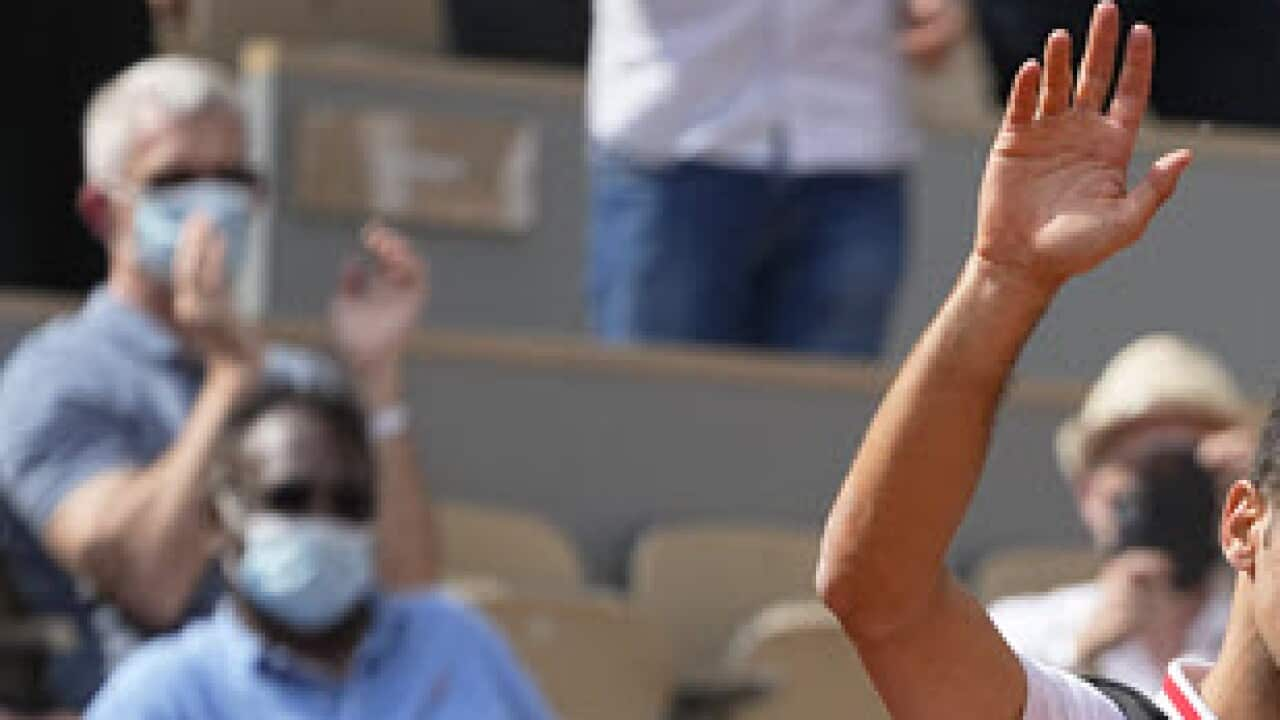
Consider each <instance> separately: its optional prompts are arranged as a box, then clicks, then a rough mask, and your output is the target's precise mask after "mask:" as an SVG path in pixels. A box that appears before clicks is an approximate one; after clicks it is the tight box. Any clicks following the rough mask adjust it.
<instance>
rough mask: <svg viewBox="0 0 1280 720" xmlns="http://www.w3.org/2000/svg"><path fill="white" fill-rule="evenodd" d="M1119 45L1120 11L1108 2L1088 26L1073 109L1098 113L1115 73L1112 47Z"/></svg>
mask: <svg viewBox="0 0 1280 720" xmlns="http://www.w3.org/2000/svg"><path fill="white" fill-rule="evenodd" d="M1119 42H1120V9H1119V8H1118V7H1117V6H1116V4H1115V3H1114V2H1112V0H1105V1H1104V2H1101V3H1099V4H1098V6H1097V7H1096V8H1094V11H1093V21H1092V22H1091V23H1090V26H1089V40H1088V43H1087V44H1086V45H1085V50H1084V59H1083V60H1081V62H1080V83H1079V85H1078V86H1077V87H1076V107H1078V108H1082V109H1085V110H1093V111H1095V112H1097V111H1101V110H1102V104H1103V103H1104V102H1106V98H1107V90H1109V89H1110V88H1111V78H1112V76H1113V75H1114V73H1115V65H1116V47H1117V45H1118V44H1119Z"/></svg>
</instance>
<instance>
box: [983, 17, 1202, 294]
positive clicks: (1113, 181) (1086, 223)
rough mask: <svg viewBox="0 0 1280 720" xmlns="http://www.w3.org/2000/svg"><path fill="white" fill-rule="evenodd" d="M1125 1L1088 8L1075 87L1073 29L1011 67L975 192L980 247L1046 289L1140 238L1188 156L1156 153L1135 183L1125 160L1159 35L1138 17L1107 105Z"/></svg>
mask: <svg viewBox="0 0 1280 720" xmlns="http://www.w3.org/2000/svg"><path fill="white" fill-rule="evenodd" d="M1119 35H1120V11H1119V8H1117V7H1116V5H1115V4H1114V2H1110V1H1109V0H1108V1H1106V2H1103V3H1101V4H1099V5H1098V6H1097V8H1096V10H1095V11H1094V15H1093V22H1092V27H1091V29H1090V32H1089V40H1088V44H1087V48H1086V50H1085V56H1084V59H1083V60H1082V62H1081V65H1080V78H1079V83H1078V84H1077V85H1076V87H1075V93H1074V97H1073V94H1072V84H1073V83H1072V80H1073V78H1072V71H1071V38H1070V36H1069V35H1068V34H1067V32H1066V31H1064V30H1059V31H1056V32H1055V33H1053V35H1051V36H1050V37H1049V40H1048V42H1047V43H1046V44H1045V51H1044V65H1043V68H1042V67H1041V65H1040V64H1039V63H1037V62H1036V61H1034V60H1028V61H1027V63H1026V64H1024V65H1023V67H1022V69H1021V70H1020V71H1019V72H1018V75H1017V77H1016V79H1015V80H1014V84H1013V91H1012V93H1011V96H1010V99H1009V106H1008V110H1007V112H1006V114H1005V118H1004V122H1003V125H1002V126H1001V128H1000V132H999V135H998V136H997V137H996V141H995V146H994V148H993V149H992V152H991V157H990V159H989V160H988V163H987V170H986V175H985V177H984V179H983V184H982V193H981V196H980V198H979V216H978V237H977V241H976V245H975V248H974V250H975V253H976V254H977V256H978V257H980V258H982V259H983V260H986V261H988V262H990V263H994V264H996V265H999V266H1001V267H1002V268H1009V269H1013V270H1015V271H1017V272H1018V273H1021V274H1023V275H1024V276H1025V277H1026V278H1028V279H1030V280H1033V281H1034V282H1036V283H1040V284H1043V285H1044V286H1045V287H1049V288H1056V287H1057V286H1058V285H1060V284H1062V283H1063V282H1065V281H1066V280H1068V279H1069V278H1071V277H1072V276H1075V275H1079V274H1081V273H1084V272H1087V271H1089V270H1091V269H1092V268H1094V267H1095V266H1097V265H1098V264H1099V263H1101V262H1102V261H1104V260H1106V259H1107V258H1109V257H1111V256H1112V255H1113V254H1115V253H1117V252H1119V251H1120V250H1121V249H1123V248H1125V247H1128V246H1129V245H1131V244H1132V243H1133V242H1135V241H1136V240H1137V239H1138V238H1139V237H1140V236H1141V235H1142V233H1143V231H1144V230H1145V229H1146V227H1147V225H1148V223H1150V221H1151V219H1152V217H1154V216H1155V214H1156V211H1157V210H1159V209H1160V207H1161V206H1162V205H1163V204H1164V202H1165V201H1166V200H1167V199H1168V198H1169V197H1170V195H1172V194H1173V191H1174V189H1175V187H1176V186H1177V182H1178V178H1179V177H1180V176H1181V175H1182V172H1183V171H1184V170H1185V169H1186V168H1187V166H1188V165H1189V164H1190V162H1191V153H1190V151H1188V150H1178V151H1176V152H1173V153H1170V154H1168V155H1165V156H1164V157H1162V158H1160V159H1159V160H1157V161H1156V163H1155V164H1154V166H1153V167H1152V168H1151V170H1150V171H1149V172H1148V173H1147V176H1146V179H1144V180H1143V181H1142V182H1141V183H1140V184H1139V185H1138V186H1137V187H1134V188H1133V189H1132V190H1129V189H1127V170H1128V167H1129V162H1130V159H1131V158H1132V156H1133V149H1134V144H1135V142H1136V139H1137V134H1138V128H1139V126H1140V125H1141V123H1142V117H1143V115H1144V113H1145V112H1146V108H1147V99H1148V97H1149V96H1150V91H1151V68H1152V63H1153V61H1154V57H1155V38H1154V36H1153V34H1152V32H1151V29H1150V28H1149V27H1147V26H1145V25H1135V26H1134V28H1133V31H1132V34H1131V35H1130V38H1129V43H1128V50H1127V52H1126V56H1125V59H1124V65H1123V68H1122V70H1121V72H1120V80H1119V84H1118V85H1117V86H1116V93H1115V98H1114V100H1113V101H1112V102H1111V106H1110V108H1109V109H1105V110H1104V108H1103V105H1104V103H1105V101H1106V96H1107V91H1108V89H1109V88H1110V85H1111V81H1112V77H1113V75H1114V68H1115V55H1116V48H1117V45H1118V44H1119Z"/></svg>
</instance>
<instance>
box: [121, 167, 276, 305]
mask: <svg viewBox="0 0 1280 720" xmlns="http://www.w3.org/2000/svg"><path fill="white" fill-rule="evenodd" d="M253 205H254V196H253V190H251V189H250V188H248V187H246V186H245V185H244V184H242V183H235V182H229V181H227V180H215V179H206V180H192V181H190V182H184V183H181V184H178V185H174V186H171V187H162V188H149V189H147V190H144V191H143V192H142V193H141V194H140V195H139V196H138V199H137V203H136V205H135V207H134V211H133V236H134V243H135V247H136V251H137V255H138V264H139V265H141V266H142V268H143V269H144V270H145V271H146V272H147V274H149V275H151V276H152V277H153V278H155V279H157V280H160V281H163V282H169V281H170V280H171V279H172V276H173V256H174V251H175V250H176V249H177V247H178V241H179V239H180V238H181V236H182V227H183V225H184V224H185V223H186V222H187V220H188V219H189V218H191V216H192V215H194V214H196V213H197V212H202V213H204V214H205V215H207V216H208V217H209V218H210V219H211V220H212V221H213V223H214V225H215V226H216V227H217V228H218V231H219V232H221V233H222V236H223V237H224V238H225V239H226V243H227V253H226V270H227V277H228V278H229V279H234V278H235V276H236V275H237V274H238V273H239V271H240V268H241V266H242V265H243V264H244V260H245V256H246V251H247V249H248V248H247V246H248V243H249V223H250V221H251V220H252V218H253Z"/></svg>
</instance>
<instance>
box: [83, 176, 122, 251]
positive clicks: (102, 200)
mask: <svg viewBox="0 0 1280 720" xmlns="http://www.w3.org/2000/svg"><path fill="white" fill-rule="evenodd" d="M76 209H77V210H78V211H79V212H80V217H81V219H83V220H84V224H85V225H87V226H88V227H89V231H90V232H92V233H93V235H94V237H96V238H98V240H99V241H101V242H102V243H103V244H106V243H109V242H110V241H111V236H112V233H113V232H114V230H115V228H114V226H113V222H114V218H113V217H112V215H113V214H114V213H113V212H112V207H111V196H110V195H108V194H107V191H106V190H104V189H102V188H101V187H99V186H97V185H94V184H91V183H86V184H85V185H83V186H81V187H80V192H79V194H78V195H77V196H76Z"/></svg>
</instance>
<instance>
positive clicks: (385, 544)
mask: <svg viewBox="0 0 1280 720" xmlns="http://www.w3.org/2000/svg"><path fill="white" fill-rule="evenodd" d="M364 244H365V248H366V249H367V250H368V253H369V255H370V256H371V257H372V259H373V262H372V263H371V267H365V266H363V265H360V264H359V263H350V264H349V265H348V266H347V267H346V268H345V270H344V272H343V276H342V280H341V283H340V285H339V287H338V291H337V293H336V294H335V295H334V299H333V305H332V307H331V309H330V321H331V324H332V326H333V334H334V341H335V343H336V345H337V347H338V352H339V354H340V355H341V356H342V359H343V361H344V362H345V363H346V364H347V367H348V369H349V370H350V372H351V375H352V378H353V379H354V380H355V384H356V386H357V388H358V389H359V391H360V395H361V399H362V400H363V402H364V404H365V407H366V410H367V411H368V412H369V415H370V417H371V418H377V417H378V416H379V415H383V416H384V417H385V415H386V414H387V413H391V418H389V419H393V420H395V421H394V422H392V423H391V424H390V425H389V426H383V427H381V428H378V427H377V426H378V425H379V424H380V423H378V422H376V421H375V422H374V426H375V428H374V432H375V437H374V438H373V440H374V443H375V445H376V447H377V454H378V494H379V499H378V505H379V512H378V528H377V535H378V570H379V573H380V575H381V577H382V580H383V582H384V583H385V584H386V586H387V587H388V588H391V589H395V590H405V589H412V588H417V587H422V586H423V585H427V584H429V583H431V582H433V581H434V580H435V579H436V568H437V563H436V559H437V556H438V553H439V549H438V547H437V542H436V535H435V525H434V523H433V521H432V514H431V506H430V503H429V502H428V497H427V483H426V479H425V478H424V477H423V474H422V469H421V464H420V463H419V461H418V457H417V451H416V448H415V447H414V442H413V435H412V433H411V432H410V430H411V428H410V427H409V424H408V420H409V418H408V416H407V415H406V414H405V411H406V410H407V407H408V406H407V405H406V404H405V403H406V401H405V397H404V384H403V372H404V362H405V358H404V354H405V349H406V346H407V345H408V343H409V339H410V338H411V337H412V335H413V333H414V331H415V330H416V329H417V327H418V321H419V319H420V318H421V315H422V312H423V309H424V308H425V306H426V304H427V296H428V294H429V292H428V278H427V266H426V263H425V262H424V261H423V260H422V259H421V258H420V257H418V256H417V255H416V254H415V253H414V251H413V247H412V245H411V244H410V243H409V240H408V239H407V238H405V237H403V236H401V235H400V234H399V233H396V232H395V231H393V230H390V229H388V228H385V227H381V226H372V227H370V228H369V229H368V230H367V231H366V232H365V240H364ZM397 416H398V417H397Z"/></svg>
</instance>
